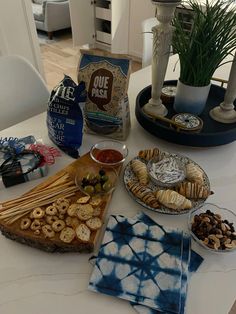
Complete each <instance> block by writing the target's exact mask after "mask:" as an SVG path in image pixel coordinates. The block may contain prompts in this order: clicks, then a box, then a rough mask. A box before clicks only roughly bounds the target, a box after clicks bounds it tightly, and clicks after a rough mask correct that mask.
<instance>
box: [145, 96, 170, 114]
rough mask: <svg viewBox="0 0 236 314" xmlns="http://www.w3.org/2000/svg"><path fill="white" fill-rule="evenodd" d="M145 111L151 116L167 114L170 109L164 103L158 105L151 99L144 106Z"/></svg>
mask: <svg viewBox="0 0 236 314" xmlns="http://www.w3.org/2000/svg"><path fill="white" fill-rule="evenodd" d="M143 111H144V112H145V113H146V114H148V115H151V116H156V115H158V116H163V117H164V116H166V115H167V113H168V110H167V109H166V107H165V106H164V105H163V104H160V105H156V104H152V103H151V99H150V101H149V103H147V104H146V105H145V106H144V107H143Z"/></svg>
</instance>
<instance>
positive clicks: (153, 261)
mask: <svg viewBox="0 0 236 314" xmlns="http://www.w3.org/2000/svg"><path fill="white" fill-rule="evenodd" d="M190 253H191V248H190V238H189V236H188V235H186V234H185V233H184V232H183V231H180V230H176V229H171V228H166V227H163V226H161V225H158V224H157V223H155V222H154V221H153V220H151V219H150V218H149V217H148V216H147V215H145V214H143V213H141V214H139V215H138V216H136V217H134V218H132V219H131V218H126V217H124V216H119V215H117V216H110V218H109V221H108V224H107V228H106V231H105V234H104V238H103V241H102V244H101V247H100V251H99V254H98V256H97V258H96V263H95V267H94V270H93V272H92V275H91V278H90V282H89V287H88V288H89V289H90V290H92V291H96V292H100V293H105V294H108V295H111V296H116V297H119V298H122V299H126V300H128V301H130V302H131V304H132V306H133V307H134V308H135V309H136V311H137V312H139V313H148V314H149V313H150V314H151V313H152V314H154V313H159V312H161V313H166V314H170V313H176V314H182V313H184V307H185V300H186V293H187V278H188V271H189V265H190V262H189V261H190V255H191V254H190ZM200 261H201V259H199V263H198V266H199V264H200ZM195 268H196V266H195Z"/></svg>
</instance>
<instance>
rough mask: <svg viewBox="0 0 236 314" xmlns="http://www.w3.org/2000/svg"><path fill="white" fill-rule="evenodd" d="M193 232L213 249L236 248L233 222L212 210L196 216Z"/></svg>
mask: <svg viewBox="0 0 236 314" xmlns="http://www.w3.org/2000/svg"><path fill="white" fill-rule="evenodd" d="M192 232H193V233H194V234H195V235H196V236H197V238H198V239H199V240H201V241H202V243H203V244H205V245H206V246H208V247H209V248H211V249H215V250H226V249H234V248H236V232H235V228H234V225H233V223H232V222H229V221H228V220H227V219H223V218H222V217H221V215H219V214H214V213H213V212H211V211H210V210H207V211H206V212H205V213H201V214H199V215H195V216H194V220H193V223H192Z"/></svg>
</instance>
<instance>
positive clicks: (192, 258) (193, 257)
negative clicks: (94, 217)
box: [131, 213, 203, 314]
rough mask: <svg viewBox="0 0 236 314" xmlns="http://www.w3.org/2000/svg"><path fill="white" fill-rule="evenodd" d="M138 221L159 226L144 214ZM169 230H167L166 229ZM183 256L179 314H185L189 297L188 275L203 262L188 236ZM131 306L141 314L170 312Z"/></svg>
mask: <svg viewBox="0 0 236 314" xmlns="http://www.w3.org/2000/svg"><path fill="white" fill-rule="evenodd" d="M135 217H136V218H137V219H140V220H142V221H144V222H145V223H146V224H148V225H157V223H156V222H155V221H153V220H152V219H151V218H150V217H149V216H147V215H145V214H144V213H139V214H138V215H137V216H135ZM165 229H167V228H165ZM183 243H184V244H183V255H182V278H181V297H180V311H179V314H184V313H185V302H186V295H187V286H188V273H189V272H190V273H191V272H192V273H193V272H195V271H197V269H198V268H199V266H200V265H201V263H202V262H203V258H202V257H201V256H200V255H199V254H197V253H196V252H194V251H193V250H191V241H190V237H189V236H188V235H187V234H184V237H183ZM131 305H132V306H133V307H134V309H135V310H136V311H137V312H138V313H140V314H169V313H170V312H163V311H162V312H160V311H158V310H154V309H151V308H148V307H146V306H143V305H140V304H137V303H134V302H131Z"/></svg>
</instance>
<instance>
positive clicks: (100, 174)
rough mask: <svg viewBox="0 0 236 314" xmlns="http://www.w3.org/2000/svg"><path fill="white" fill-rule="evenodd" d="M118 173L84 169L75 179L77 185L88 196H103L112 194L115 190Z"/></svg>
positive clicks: (99, 169) (111, 170) (110, 170)
mask: <svg viewBox="0 0 236 314" xmlns="http://www.w3.org/2000/svg"><path fill="white" fill-rule="evenodd" d="M116 180H117V173H116V171H115V170H114V169H112V168H109V169H105V170H104V169H103V168H98V169H94V168H91V169H90V168H83V169H79V173H78V174H77V175H76V177H75V183H76V185H77V186H78V187H79V189H80V191H81V192H83V193H84V194H86V195H91V196H92V195H102V194H109V193H112V192H113V190H114V189H115V184H116Z"/></svg>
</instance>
